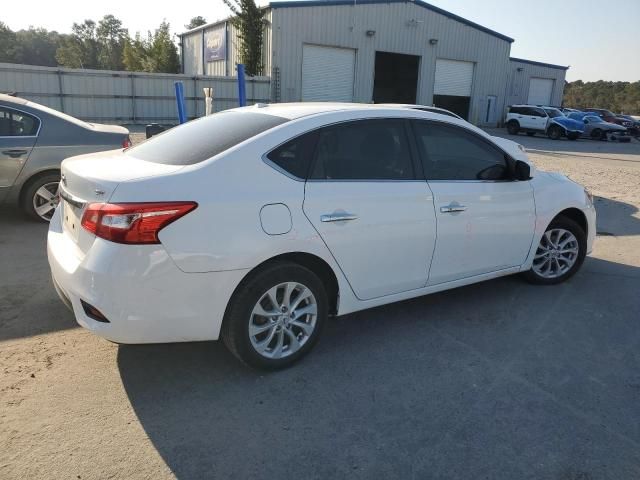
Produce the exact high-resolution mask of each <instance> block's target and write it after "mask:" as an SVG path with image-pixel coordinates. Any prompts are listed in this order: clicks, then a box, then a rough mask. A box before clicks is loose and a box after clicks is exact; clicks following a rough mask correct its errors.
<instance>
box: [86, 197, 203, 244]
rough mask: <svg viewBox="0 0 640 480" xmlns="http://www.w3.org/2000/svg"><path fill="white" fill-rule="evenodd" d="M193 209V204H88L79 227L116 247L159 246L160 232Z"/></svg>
mask: <svg viewBox="0 0 640 480" xmlns="http://www.w3.org/2000/svg"><path fill="white" fill-rule="evenodd" d="M197 206H198V204H197V203H195V202H153V203H91V204H89V205H88V206H87V208H86V209H85V211H84V214H83V215H82V226H83V227H84V228H85V229H87V230H88V231H90V232H91V233H93V234H95V235H96V236H97V237H100V238H104V239H105V240H110V241H112V242H116V243H130V244H149V243H160V240H159V239H158V233H159V232H160V230H162V229H163V228H164V227H166V226H167V225H169V224H170V223H171V222H174V221H176V220H177V219H179V218H180V217H182V216H183V215H186V214H187V213H189V212H190V211H191V210H193V209H195V208H196V207H197Z"/></svg>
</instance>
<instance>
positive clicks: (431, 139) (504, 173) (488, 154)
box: [415, 122, 509, 181]
mask: <svg viewBox="0 0 640 480" xmlns="http://www.w3.org/2000/svg"><path fill="white" fill-rule="evenodd" d="M415 132H416V136H417V141H418V148H419V149H420V150H421V156H422V159H423V164H424V168H425V174H426V176H427V180H452V181H454V180H507V179H508V178H509V169H508V164H507V159H506V156H505V154H504V152H501V151H500V150H499V149H498V148H496V147H493V146H492V145H490V144H489V143H488V142H487V141H485V140H483V139H481V138H479V137H478V136H477V135H474V134H473V133H469V132H467V131H465V130H464V129H463V128H460V127H456V126H450V125H444V124H438V123H431V122H416V123H415Z"/></svg>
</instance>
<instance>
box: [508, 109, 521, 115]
mask: <svg viewBox="0 0 640 480" xmlns="http://www.w3.org/2000/svg"><path fill="white" fill-rule="evenodd" d="M522 110H523V108H522V107H511V108H510V109H509V113H513V114H514V115H522Z"/></svg>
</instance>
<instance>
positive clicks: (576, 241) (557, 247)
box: [524, 216, 587, 285]
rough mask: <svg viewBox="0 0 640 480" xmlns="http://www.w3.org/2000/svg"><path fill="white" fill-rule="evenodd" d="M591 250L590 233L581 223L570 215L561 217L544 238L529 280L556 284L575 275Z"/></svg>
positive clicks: (539, 245)
mask: <svg viewBox="0 0 640 480" xmlns="http://www.w3.org/2000/svg"><path fill="white" fill-rule="evenodd" d="M586 252H587V237H586V234H585V232H584V231H583V230H582V228H581V227H580V225H578V224H577V223H576V222H574V221H573V220H571V219H570V218H566V217H562V216H561V217H557V218H556V219H554V220H553V221H552V222H551V224H550V225H549V226H548V227H547V229H546V231H545V232H544V234H543V235H542V238H541V239H540V243H539V244H538V248H537V250H536V253H535V256H534V258H533V264H532V265H531V270H529V271H528V272H525V273H524V277H525V279H526V280H527V281H529V282H531V283H535V284H539V285H555V284H556V283H561V282H564V281H565V280H567V279H568V278H570V277H571V276H573V275H574V274H575V273H576V272H577V271H578V270H579V269H580V267H581V266H582V263H583V262H584V258H585V256H586Z"/></svg>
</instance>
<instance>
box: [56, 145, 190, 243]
mask: <svg viewBox="0 0 640 480" xmlns="http://www.w3.org/2000/svg"><path fill="white" fill-rule="evenodd" d="M181 168H184V167H183V166H182V165H164V164H159V163H152V162H146V161H144V160H140V159H138V158H135V157H133V156H131V155H125V154H124V153H123V151H122V150H111V151H107V152H99V153H91V154H87V155H79V156H77V157H71V158H68V159H66V160H65V161H63V162H62V168H61V170H62V178H61V182H60V197H61V212H60V213H61V217H62V218H61V220H62V227H63V230H64V232H65V234H68V235H69V236H70V237H71V238H72V239H73V241H74V242H75V243H76V244H78V245H79V246H80V249H81V250H82V251H83V252H86V251H87V250H88V248H89V247H90V246H91V244H92V243H93V240H94V239H95V236H94V235H93V234H92V233H90V232H88V231H86V230H84V229H83V228H82V226H81V224H80V222H81V220H82V215H83V213H84V210H85V208H86V206H87V205H88V204H89V203H106V202H108V201H109V199H110V198H111V196H112V195H113V192H114V191H115V190H116V188H117V186H118V185H119V184H120V183H121V182H128V181H132V180H137V179H141V178H148V177H154V176H160V175H168V174H171V173H173V172H176V171H177V170H180V169H181Z"/></svg>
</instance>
